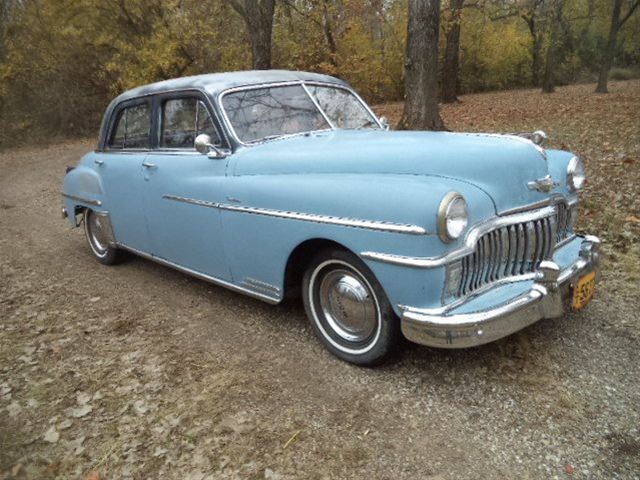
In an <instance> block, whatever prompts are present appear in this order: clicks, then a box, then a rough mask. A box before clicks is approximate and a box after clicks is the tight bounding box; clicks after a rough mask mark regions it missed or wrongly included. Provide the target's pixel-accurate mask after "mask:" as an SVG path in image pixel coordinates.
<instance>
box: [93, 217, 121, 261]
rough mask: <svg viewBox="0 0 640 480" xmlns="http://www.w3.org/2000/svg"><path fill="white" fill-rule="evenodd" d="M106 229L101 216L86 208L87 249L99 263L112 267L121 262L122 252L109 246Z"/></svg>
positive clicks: (106, 226)
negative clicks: (89, 249)
mask: <svg viewBox="0 0 640 480" xmlns="http://www.w3.org/2000/svg"><path fill="white" fill-rule="evenodd" d="M108 228H109V226H108V225H107V224H106V223H105V220H104V218H103V217H102V216H101V215H97V214H96V213H95V212H93V211H92V210H89V209H88V208H87V209H86V210H85V211H84V234H85V236H86V237H87V242H88V243H89V248H91V251H92V252H93V255H94V256H95V257H96V259H97V260H98V261H99V262H100V263H103V264H104V265H113V264H115V263H118V262H119V261H120V260H122V256H123V252H122V251H121V250H119V249H118V248H117V247H115V246H113V245H110V244H109V235H108V232H107V229H108Z"/></svg>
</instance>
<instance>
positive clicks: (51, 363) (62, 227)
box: [0, 90, 640, 480]
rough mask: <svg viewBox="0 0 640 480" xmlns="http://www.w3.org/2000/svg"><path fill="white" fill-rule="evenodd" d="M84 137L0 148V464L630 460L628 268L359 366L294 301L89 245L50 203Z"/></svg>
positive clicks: (635, 471) (426, 474) (308, 474)
mask: <svg viewBox="0 0 640 480" xmlns="http://www.w3.org/2000/svg"><path fill="white" fill-rule="evenodd" d="M567 92H569V91H568V90H567V91H565V93H564V94H565V95H568V93H567ZM463 101H464V97H463ZM460 108H463V107H460ZM604 123H605V120H604V119H603V124H604ZM611 128H613V127H611ZM92 146H93V141H83V142H72V143H65V144H57V145H53V146H50V147H48V148H24V149H21V150H12V151H7V152H5V153H2V154H0V479H2V478H5V479H6V478H17V479H22V478H59V479H65V478H94V479H95V478H98V477H96V476H95V474H96V473H99V475H100V477H99V478H102V479H121V478H140V479H142V478H162V479H194V480H195V479H198V480H200V479H209V478H216V479H217V478H243V479H244V478H267V479H277V478H283V479H284V478H311V479H347V478H367V479H368V478H375V479H400V478H407V479H418V478H420V479H425V478H426V479H428V478H432V479H458V478H638V477H639V475H640V473H639V472H640V382H639V380H640V349H639V348H638V346H639V340H640V327H639V325H638V320H637V315H638V314H637V311H638V305H639V302H638V299H637V295H638V277H637V276H634V275H637V270H633V268H632V269H631V270H629V269H627V270H629V271H627V270H625V269H621V268H619V266H617V264H615V265H613V266H611V264H610V265H609V266H608V267H607V268H606V269H605V272H604V280H603V282H602V284H601V286H600V290H599V292H598V296H597V297H596V299H595V300H594V301H593V303H592V304H591V305H590V306H589V307H588V309H587V310H586V311H584V312H582V313H578V314H574V315H568V316H567V317H566V318H564V319H561V320H551V321H542V322H539V323H538V324H536V325H534V326H533V327H531V328H529V329H526V330H525V331H523V332H521V333H519V334H517V335H514V336H512V337H510V338H507V339H505V340H502V341H499V342H496V343H494V344H491V345H488V346H485V347H481V348H476V349H472V350H465V351H441V350H434V349H429V348H424V347H419V346H411V345H409V346H407V347H406V348H405V349H404V350H403V351H402V352H401V354H400V355H399V356H398V358H397V359H396V360H395V361H394V362H392V363H391V364H389V365H386V366H384V367H382V368H377V369H373V370H372V369H362V368H357V367H354V366H351V365H348V364H346V363H344V362H341V361H339V360H337V359H335V358H333V357H332V356H331V355H330V354H328V353H327V352H326V351H325V350H324V349H323V348H322V347H321V346H320V344H319V342H318V341H316V339H315V338H314V336H313V332H312V330H311V328H310V326H309V325H308V324H307V320H306V319H305V316H304V312H303V309H302V307H301V306H300V305H298V304H297V303H295V302H293V303H290V304H287V305H283V306H278V307H273V306H269V305H266V304H263V303H260V302H259V301H256V300H252V299H250V298H247V297H244V296H241V295H239V294H235V293H232V292H229V291H227V290H224V289H222V288H218V287H214V286H211V285H209V284H207V283H204V282H201V281H198V280H194V279H192V278H190V277H187V276H185V275H183V274H181V273H178V272H175V271H173V270H170V269H167V268H165V267H161V266H158V265H156V264H153V263H151V262H149V261H146V260H142V259H138V258H132V259H131V260H130V261H128V262H127V263H124V264H122V265H119V266H117V267H105V266H102V265H100V264H98V263H97V262H96V261H94V260H93V259H92V257H91V255H90V253H89V250H88V247H87V246H86V244H85V241H84V238H83V236H82V233H81V231H80V230H72V229H71V228H70V227H69V226H68V224H67V223H66V222H65V221H62V220H61V219H60V214H59V210H60V206H61V201H60V196H59V192H60V188H61V179H62V176H63V172H64V167H65V165H67V164H75V163H76V162H77V160H78V158H79V157H80V156H81V155H82V153H84V152H85V151H86V150H89V149H90V148H92ZM632 154H633V155H637V152H636V153H633V152H632ZM635 158H636V160H638V159H637V157H635ZM631 168H637V164H635V166H632V167H631ZM636 194H637V191H636ZM595 233H600V232H595ZM612 255H614V254H613V253H612ZM620 255H622V254H620ZM625 255H629V253H628V252H627V253H625ZM633 258H635V257H633ZM634 261H635V260H634ZM634 272H635V273H634ZM91 475H94V476H93V477H92V476H91Z"/></svg>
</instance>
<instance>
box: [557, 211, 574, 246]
mask: <svg viewBox="0 0 640 480" xmlns="http://www.w3.org/2000/svg"><path fill="white" fill-rule="evenodd" d="M571 223H572V222H571V209H570V208H569V207H568V206H567V204H566V203H564V202H558V203H557V204H556V243H560V242H561V241H563V240H564V239H565V238H568V237H569V235H570V233H571V229H572V224H571Z"/></svg>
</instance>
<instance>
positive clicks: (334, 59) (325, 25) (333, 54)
mask: <svg viewBox="0 0 640 480" xmlns="http://www.w3.org/2000/svg"><path fill="white" fill-rule="evenodd" d="M328 1H329V0H323V2H322V30H323V33H324V38H325V40H326V41H327V46H328V47H329V61H330V62H331V65H333V66H334V67H335V68H337V67H338V47H337V46H336V41H335V38H334V36H333V26H332V24H331V17H330V15H329V8H328V6H327V3H328Z"/></svg>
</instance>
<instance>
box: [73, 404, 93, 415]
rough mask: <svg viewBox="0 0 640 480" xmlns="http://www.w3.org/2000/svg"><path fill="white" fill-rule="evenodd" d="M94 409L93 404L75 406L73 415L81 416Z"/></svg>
mask: <svg viewBox="0 0 640 480" xmlns="http://www.w3.org/2000/svg"><path fill="white" fill-rule="evenodd" d="M92 410H93V407H92V406H91V405H82V406H81V407H78V408H74V409H73V410H72V411H71V415H73V416H74V417H75V418H81V417H84V416H85V415H87V414H89V413H91V411H92Z"/></svg>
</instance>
